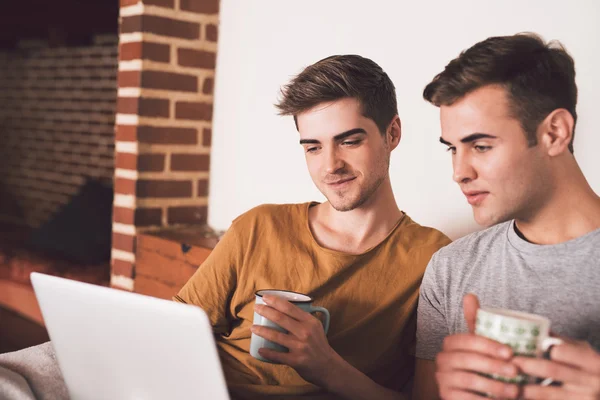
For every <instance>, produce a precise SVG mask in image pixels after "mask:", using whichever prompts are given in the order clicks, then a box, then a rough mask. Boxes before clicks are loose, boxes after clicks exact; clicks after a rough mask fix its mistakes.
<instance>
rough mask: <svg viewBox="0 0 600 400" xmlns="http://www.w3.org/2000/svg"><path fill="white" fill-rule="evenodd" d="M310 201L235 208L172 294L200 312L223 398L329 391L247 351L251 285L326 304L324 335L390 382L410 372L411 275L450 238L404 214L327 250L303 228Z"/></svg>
mask: <svg viewBox="0 0 600 400" xmlns="http://www.w3.org/2000/svg"><path fill="white" fill-rule="evenodd" d="M312 204H315V203H305V204H286V205H263V206H259V207H256V208H254V209H252V210H250V211H248V212H247V213H245V214H243V215H241V216H240V217H238V218H237V219H236V220H235V221H234V222H233V224H232V226H231V227H230V228H229V230H228V231H227V233H226V234H225V235H224V236H223V238H222V240H221V241H220V242H219V244H218V245H217V246H216V247H215V249H214V250H213V251H212V252H211V254H210V256H209V257H208V258H207V259H206V261H205V262H204V263H203V264H202V265H201V266H200V267H199V268H198V270H197V271H196V273H195V274H194V275H193V276H192V277H191V278H190V280H189V281H188V282H187V283H186V284H185V286H184V287H183V288H182V289H181V290H180V292H179V294H178V295H177V296H175V298H174V300H176V301H180V302H185V303H188V304H195V305H197V306H200V307H201V308H202V309H204V311H206V313H207V314H208V316H209V318H210V321H211V324H212V326H213V329H214V332H215V334H216V335H217V346H218V349H219V355H220V358H221V362H222V365H223V370H224V373H225V378H226V380H227V384H228V387H229V390H230V393H231V396H232V398H233V399H257V398H260V399H262V398H269V399H273V398H284V399H294V398H304V399H306V398H310V399H334V398H336V396H334V395H332V394H329V393H326V392H325V391H324V390H323V389H321V388H319V387H317V386H315V385H312V384H309V383H307V382H306V381H304V380H303V379H302V378H301V377H300V376H299V375H298V374H297V373H296V371H295V370H294V369H292V368H291V367H288V366H285V365H275V364H269V363H265V362H262V361H259V360H256V359H255V358H253V357H252V356H250V354H249V349H250V335H251V332H250V327H251V326H252V320H253V316H254V294H255V292H256V291H257V290H261V289H284V290H291V291H295V292H301V293H305V294H308V295H309V296H311V297H312V298H313V299H314V304H315V305H320V306H323V307H325V308H327V309H328V310H329V312H330V314H331V325H330V328H329V333H328V334H327V338H328V340H329V344H330V345H331V347H332V348H333V349H334V350H335V351H336V352H337V353H339V354H340V355H341V356H342V357H343V358H344V359H345V360H347V361H348V362H349V363H350V364H352V365H353V366H354V367H356V368H358V369H359V370H360V371H362V372H363V373H365V374H366V375H368V376H369V377H370V378H371V379H373V380H374V381H375V382H377V383H379V384H381V385H383V386H385V387H388V388H391V389H395V390H399V389H400V388H401V387H402V386H403V385H404V384H405V383H406V382H407V381H408V380H409V378H410V376H411V375H412V373H413V357H412V355H411V354H412V348H411V347H412V346H414V340H415V318H416V315H415V308H416V302H417V298H418V291H419V285H420V283H421V279H422V277H423V273H424V271H425V267H426V266H427V263H428V262H429V259H430V258H431V256H432V255H433V253H435V252H436V251H437V250H438V249H439V248H441V247H443V246H445V245H446V244H448V243H449V242H450V240H449V239H448V238H447V237H446V236H444V235H443V234H442V233H441V232H439V231H437V230H435V229H432V228H428V227H423V226H421V225H419V224H417V223H415V222H414V221H412V220H411V219H410V218H409V217H408V216H407V215H404V216H403V217H402V219H401V220H400V222H399V223H398V225H397V226H396V227H395V228H394V229H393V230H392V231H391V232H390V233H389V235H388V236H387V237H386V239H385V240H383V241H382V242H381V243H380V244H378V245H377V246H375V247H373V248H371V249H369V250H368V251H365V252H364V253H362V254H358V255H353V254H346V253H341V252H339V251H334V250H329V249H326V248H323V247H321V246H320V245H319V244H318V243H317V242H316V241H315V239H314V237H313V235H312V232H311V230H310V228H309V223H308V209H309V207H310V206H311V205H312Z"/></svg>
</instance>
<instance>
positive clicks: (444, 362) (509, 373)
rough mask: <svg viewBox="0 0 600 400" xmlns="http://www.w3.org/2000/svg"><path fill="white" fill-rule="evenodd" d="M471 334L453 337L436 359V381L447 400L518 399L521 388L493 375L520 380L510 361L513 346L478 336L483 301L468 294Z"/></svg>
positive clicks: (445, 341)
mask: <svg viewBox="0 0 600 400" xmlns="http://www.w3.org/2000/svg"><path fill="white" fill-rule="evenodd" d="M463 308H464V314H465V320H466V322H467V326H468V327H469V333H463V334H457V335H451V336H448V337H446V339H445V340H444V346H443V349H442V351H441V352H440V353H439V354H438V356H437V358H436V369H437V372H436V380H437V384H438V389H439V393H440V396H441V397H442V398H443V399H444V400H452V399H465V400H469V399H481V396H480V395H478V394H477V393H479V394H487V395H491V396H493V397H494V398H501V399H514V398H517V397H518V395H519V387H518V385H516V384H514V383H507V382H501V381H499V380H495V379H492V378H491V376H492V375H500V376H505V377H509V378H510V377H516V376H517V373H518V369H517V367H516V366H515V365H514V364H513V363H511V362H510V359H511V357H512V355H513V350H512V348H511V347H509V346H507V345H505V344H502V343H499V342H497V341H495V340H492V339H489V338H486V337H483V336H480V335H475V334H474V332H475V325H476V317H477V310H478V309H479V300H478V299H477V297H476V296H475V295H472V294H468V295H466V296H465V298H464V301H463Z"/></svg>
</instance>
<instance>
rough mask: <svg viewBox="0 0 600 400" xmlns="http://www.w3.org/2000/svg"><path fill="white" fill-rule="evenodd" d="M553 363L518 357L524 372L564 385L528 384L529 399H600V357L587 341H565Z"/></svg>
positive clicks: (554, 351) (525, 393)
mask: <svg viewBox="0 0 600 400" xmlns="http://www.w3.org/2000/svg"><path fill="white" fill-rule="evenodd" d="M550 353H551V360H544V359H541V358H528V357H515V359H514V362H515V364H516V365H518V366H519V368H520V369H521V371H523V372H524V373H526V374H528V375H532V376H538V377H540V378H552V379H553V380H554V381H559V382H562V385H560V386H541V385H527V386H525V387H524V389H523V398H526V399H550V400H553V399H575V398H577V399H594V400H598V399H600V354H598V353H597V352H596V351H595V350H594V349H593V348H592V346H590V345H589V343H586V342H570V343H569V342H564V343H563V344H560V345H558V346H556V347H554V348H553V349H552V350H551V352H550Z"/></svg>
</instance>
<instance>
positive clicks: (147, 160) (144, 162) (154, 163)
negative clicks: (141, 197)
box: [138, 154, 165, 172]
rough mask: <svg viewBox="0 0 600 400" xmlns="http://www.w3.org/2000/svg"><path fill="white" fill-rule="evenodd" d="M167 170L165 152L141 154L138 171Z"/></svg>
mask: <svg viewBox="0 0 600 400" xmlns="http://www.w3.org/2000/svg"><path fill="white" fill-rule="evenodd" d="M164 170H165V155H164V154H140V155H139V157H138V171H140V172H162V171H164Z"/></svg>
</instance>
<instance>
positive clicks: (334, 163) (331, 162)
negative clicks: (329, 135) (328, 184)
mask: <svg viewBox="0 0 600 400" xmlns="http://www.w3.org/2000/svg"><path fill="white" fill-rule="evenodd" d="M325 157H326V159H325V172H326V173H327V174H335V173H336V172H338V171H339V170H341V169H343V168H344V166H345V162H344V160H343V159H342V158H341V157H340V154H339V152H338V149H337V147H336V146H333V147H332V148H331V149H330V150H329V151H328V152H327V153H326V156H325Z"/></svg>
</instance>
